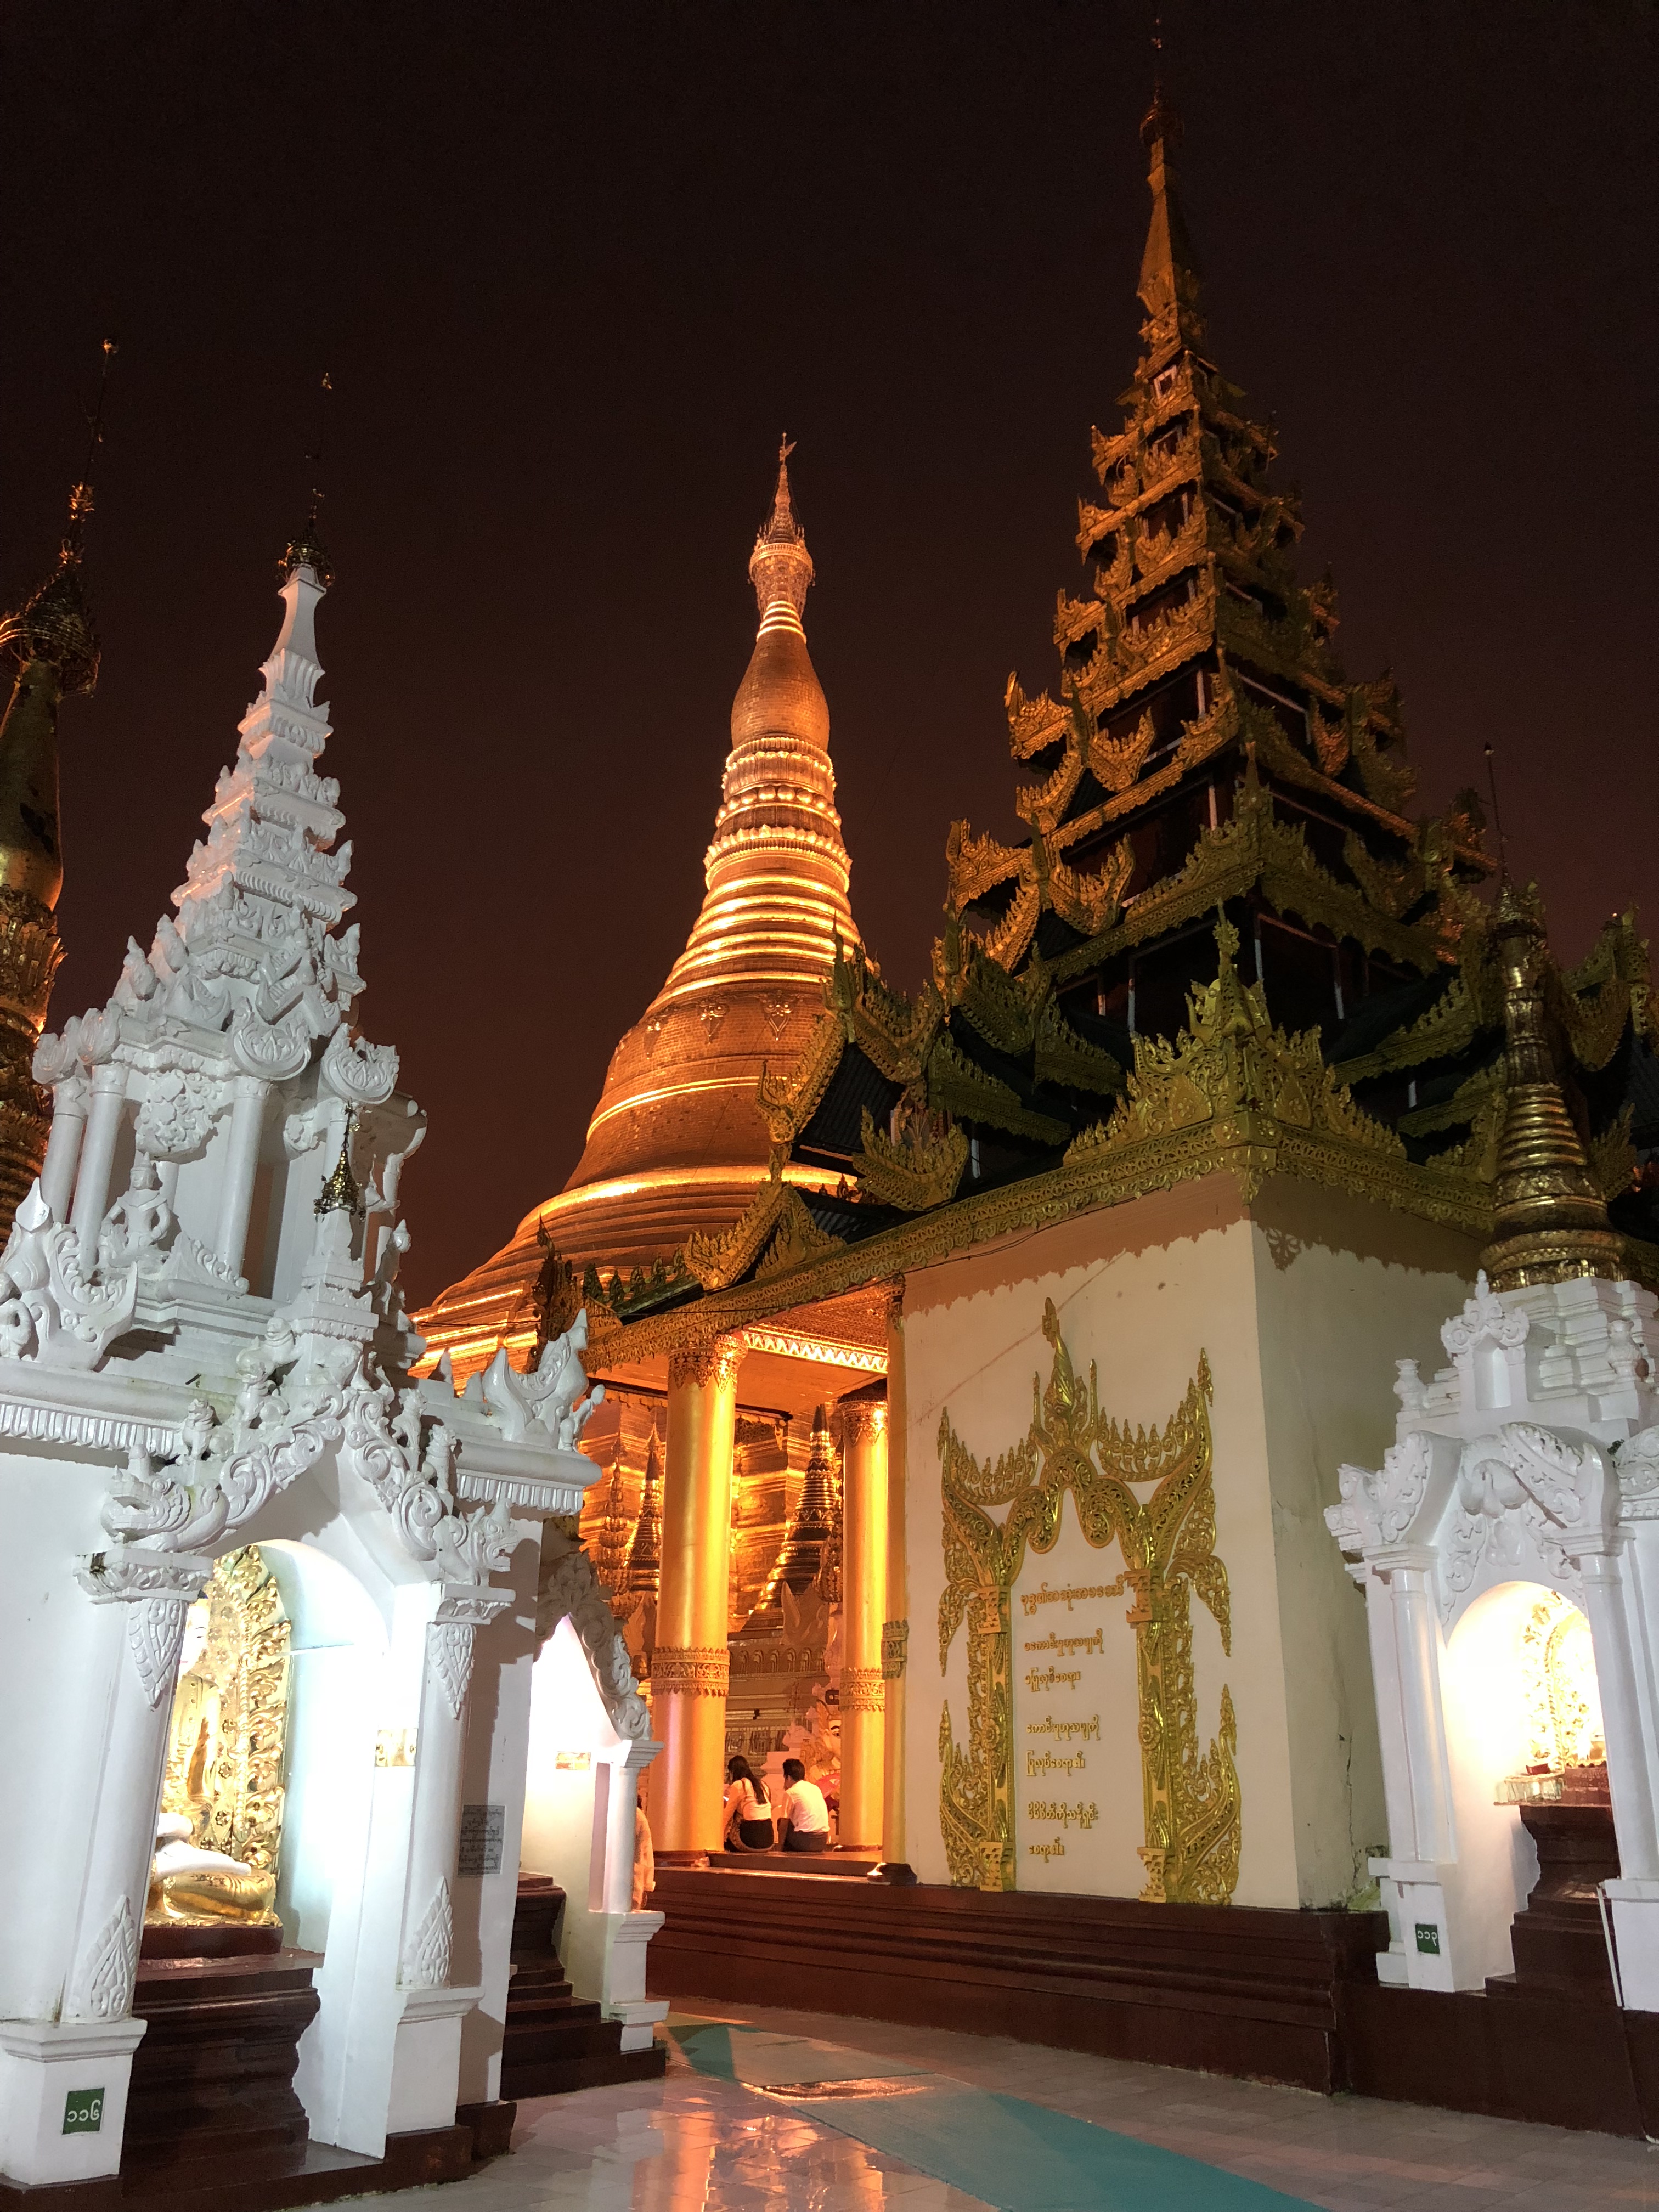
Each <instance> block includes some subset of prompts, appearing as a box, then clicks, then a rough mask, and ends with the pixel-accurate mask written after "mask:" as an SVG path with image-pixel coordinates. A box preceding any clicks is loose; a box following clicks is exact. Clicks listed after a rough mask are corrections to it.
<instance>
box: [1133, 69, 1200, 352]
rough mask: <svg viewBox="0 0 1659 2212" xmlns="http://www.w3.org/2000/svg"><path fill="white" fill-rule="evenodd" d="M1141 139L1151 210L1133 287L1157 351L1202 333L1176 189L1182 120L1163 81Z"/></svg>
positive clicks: (1194, 264)
mask: <svg viewBox="0 0 1659 2212" xmlns="http://www.w3.org/2000/svg"><path fill="white" fill-rule="evenodd" d="M1140 143H1141V144H1142V145H1143V146H1144V147H1145V148H1146V155H1147V161H1148V167H1147V173H1146V181H1147V183H1148V185H1150V187H1151V189H1152V221H1151V222H1150V223H1149V224H1148V226H1147V230H1146V250H1145V252H1143V253H1142V255H1141V258H1140V282H1139V285H1138V287H1137V288H1136V289H1137V290H1138V291H1139V295H1140V302H1141V305H1142V306H1143V307H1145V308H1146V324H1147V327H1146V333H1145V336H1146V342H1147V344H1148V345H1149V346H1150V348H1151V349H1152V352H1153V354H1154V355H1157V354H1158V353H1159V352H1160V351H1161V350H1162V349H1164V347H1166V346H1170V345H1173V344H1174V343H1176V341H1177V340H1179V341H1180V342H1181V343H1183V344H1191V343H1195V342H1196V341H1197V340H1198V339H1199V338H1200V337H1202V336H1203V335H1204V325H1203V321H1202V319H1200V315H1199V312H1198V278H1199V269H1198V257H1197V255H1196V254H1195V253H1194V251H1193V242H1192V240H1191V239H1190V237H1188V232H1187V220H1186V217H1185V216H1183V215H1182V211H1181V201H1180V197H1179V196H1178V195H1177V193H1176V167H1175V155H1176V149H1177V148H1178V147H1179V145H1180V144H1181V118H1180V117H1179V116H1178V115H1177V114H1176V111H1175V109H1174V108H1173V107H1172V106H1170V103H1169V101H1168V100H1166V99H1165V98H1164V87H1163V84H1162V82H1159V83H1158V85H1156V86H1155V88H1154V89H1153V92H1152V106H1150V107H1149V108H1148V109H1147V111H1146V117H1145V119H1144V120H1143V121H1142V123H1141V126H1140Z"/></svg>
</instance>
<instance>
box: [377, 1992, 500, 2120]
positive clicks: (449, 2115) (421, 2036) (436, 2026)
mask: <svg viewBox="0 0 1659 2212" xmlns="http://www.w3.org/2000/svg"><path fill="white" fill-rule="evenodd" d="M398 1994H399V1995H400V1996H402V1998H403V2017H402V2018H401V2019H400V2020H399V2021H398V2035H397V2042H396V2045H395V2047H394V2049H393V2052H392V2102H391V2106H390V2107H389V2109H388V2111H387V2112H386V2133H387V2134H388V2135H389V2136H399V2135H404V2134H407V2133H408V2132H409V2131H410V2130H412V2129H416V2128H449V2127H453V2125H454V2124H455V2096H456V2085H457V2083H458V2082H459V2079H460V2072H461V2022H462V2021H463V2020H465V2017H466V2015H467V2014H468V2013H470V2012H471V2009H472V2008H473V2006H474V2005H475V2004H477V2002H478V1999H479V1998H480V1997H481V1996H483V1987H482V1985H480V1986H479V1987H477V1988H476V1989H459V1990H454V1989H441V1990H400V1991H399V1993H398Z"/></svg>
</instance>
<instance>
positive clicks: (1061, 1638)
mask: <svg viewBox="0 0 1659 2212" xmlns="http://www.w3.org/2000/svg"><path fill="white" fill-rule="evenodd" d="M1122 1594H1123V1577H1122V1576H1121V1575H1120V1576H1119V1577H1118V1578H1117V1580H1116V1581H1115V1583H1065V1584H1063V1585H1062V1586H1061V1587H1060V1589H1050V1587H1049V1585H1048V1583H1047V1582H1046V1581H1044V1582H1043V1583H1041V1584H1040V1585H1039V1586H1038V1587H1037V1588H1036V1589H1034V1590H1022V1591H1020V1593H1019V1603H1020V1610H1021V1612H1022V1613H1024V1615H1025V1623H1024V1625H1025V1626H1027V1627H1030V1626H1031V1625H1032V1616H1033V1615H1034V1614H1037V1613H1041V1612H1042V1609H1043V1607H1045V1606H1051V1605H1063V1606H1064V1607H1065V1608H1066V1613H1067V1615H1068V1616H1069V1615H1070V1614H1071V1613H1072V1611H1073V1607H1075V1606H1078V1605H1083V1604H1086V1603H1088V1602H1089V1601H1090V1600H1091V1599H1100V1598H1111V1597H1121V1595H1122ZM1021 1648H1022V1649H1023V1650H1025V1651H1026V1652H1028V1653H1036V1655H1038V1660H1039V1663H1038V1664H1036V1665H1035V1666H1028V1667H1026V1668H1024V1673H1023V1674H1022V1677H1021V1679H1022V1680H1023V1682H1024V1686H1025V1688H1026V1689H1027V1690H1029V1691H1030V1692H1031V1693H1032V1694H1033V1696H1036V1695H1039V1694H1041V1693H1042V1692H1045V1691H1046V1692H1053V1691H1054V1690H1067V1689H1069V1690H1075V1689H1077V1688H1078V1687H1079V1685H1080V1684H1081V1683H1082V1681H1083V1679H1084V1674H1085V1669H1084V1668H1082V1667H1080V1666H1073V1667H1070V1668H1067V1667H1065V1666H1063V1665H1060V1664H1057V1663H1055V1662H1057V1661H1065V1660H1068V1659H1073V1660H1074V1659H1079V1658H1082V1659H1104V1657H1105V1656H1106V1632H1105V1630H1104V1628H1103V1627H1095V1628H1091V1627H1089V1626H1086V1624H1083V1623H1078V1624H1075V1625H1072V1624H1070V1623H1068V1625H1067V1626H1066V1627H1065V1628H1060V1627H1052V1628H1050V1629H1048V1631H1047V1632H1046V1633H1045V1634H1043V1635H1041V1636H1025V1637H1023V1638H1021ZM1045 1653H1052V1654H1053V1655H1054V1657H1053V1658H1051V1659H1050V1661H1049V1662H1048V1665H1047V1666H1043V1665H1042V1664H1041V1663H1040V1662H1041V1659H1042V1655H1043V1654H1045ZM1097 1690H1098V1686H1097ZM1025 1733H1026V1734H1027V1735H1064V1736H1065V1737H1066V1738H1068V1739H1069V1738H1073V1737H1075V1736H1077V1735H1085V1736H1088V1737H1091V1738H1092V1739H1093V1740H1094V1741H1096V1742H1098V1741H1099V1740H1100V1715H1099V1713H1098V1711H1096V1712H1093V1713H1091V1714H1090V1715H1089V1716H1088V1717H1087V1718H1086V1719H1085V1718H1083V1717H1080V1716H1078V1715H1073V1716H1071V1717H1065V1716H1060V1715H1056V1714H1054V1713H1052V1712H1048V1713H1045V1714H1044V1715H1043V1717H1042V1720H1041V1721H1036V1722H1033V1721H1028V1722H1027V1723H1025ZM1088 1764H1089V1755H1088V1753H1087V1752H1085V1751H1071V1752H1054V1751H1048V1750H1045V1751H1036V1750H1033V1749H1032V1748H1031V1747H1030V1745H1028V1746H1027V1747H1026V1749H1025V1779H1026V1780H1027V1781H1028V1782H1036V1781H1042V1780H1048V1779H1051V1778H1053V1777H1054V1776H1056V1775H1059V1776H1060V1777H1062V1778H1066V1777H1070V1776H1074V1775H1078V1774H1081V1773H1083V1772H1084V1771H1085V1769H1086V1768H1087V1766H1088ZM1025 1818H1026V1820H1027V1821H1028V1823H1041V1824H1043V1825H1046V1826H1050V1827H1058V1828H1060V1829H1062V1830H1067V1831H1069V1830H1070V1829H1071V1828H1073V1826H1075V1827H1078V1828H1080V1829H1087V1828H1092V1827H1093V1826H1095V1824H1096V1822H1097V1820H1099V1818H1100V1808H1099V1806H1098V1805H1097V1804H1096V1803H1095V1802H1093V1801H1092V1800H1090V1801H1088V1802H1085V1801H1084V1800H1083V1799H1082V1798H1079V1800H1078V1801H1077V1802H1076V1803H1075V1804H1071V1803H1068V1802H1067V1801H1066V1799H1065V1798H1063V1797H1062V1798H1059V1799H1055V1798H1051V1797H1040V1796H1030V1797H1028V1798H1027V1799H1026V1801H1025ZM1025 1856H1026V1857H1027V1858H1033V1859H1041V1860H1042V1862H1043V1863H1044V1864H1045V1865H1052V1864H1053V1863H1054V1860H1056V1859H1063V1858H1064V1857H1066V1838H1065V1835H1064V1834H1061V1835H1057V1836H1050V1837H1047V1838H1038V1837H1033V1836H1030V1835H1029V1833H1028V1839H1027V1841H1026V1844H1025Z"/></svg>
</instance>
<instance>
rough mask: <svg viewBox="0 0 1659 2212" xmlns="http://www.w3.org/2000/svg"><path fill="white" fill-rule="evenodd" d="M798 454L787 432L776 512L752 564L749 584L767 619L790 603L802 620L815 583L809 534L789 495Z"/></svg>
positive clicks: (780, 459)
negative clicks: (769, 611)
mask: <svg viewBox="0 0 1659 2212" xmlns="http://www.w3.org/2000/svg"><path fill="white" fill-rule="evenodd" d="M794 450H795V441H794V440H793V438H792V437H791V436H790V435H789V433H788V432H787V430H786V431H785V432H784V434H783V435H782V436H781V438H780V439H779V440H778V482H777V489H776V490H775V492H774V493H773V495H772V512H771V513H770V514H769V515H768V516H767V518H766V520H765V521H764V523H763V524H762V526H761V531H760V535H759V536H758V537H757V538H756V540H755V550H754V552H753V553H752V554H751V555H750V561H749V580H750V583H751V584H753V586H755V598H756V601H757V605H759V608H760V611H761V613H762V614H763V615H764V614H765V612H766V611H767V609H768V608H769V606H771V605H774V604H775V603H781V602H782V601H783V600H785V599H787V600H788V601H789V603H790V605H792V606H793V608H794V610H795V613H796V615H797V617H799V613H800V611H801V609H802V608H803V607H804V606H805V605H806V592H807V586H809V585H810V584H811V580H812V556H811V554H810V553H808V551H807V550H806V533H805V531H804V530H803V529H802V528H801V526H800V521H799V517H798V516H797V514H796V513H795V503H794V501H793V498H792V497H791V495H790V491H789V456H790V454H791V453H793V452H794Z"/></svg>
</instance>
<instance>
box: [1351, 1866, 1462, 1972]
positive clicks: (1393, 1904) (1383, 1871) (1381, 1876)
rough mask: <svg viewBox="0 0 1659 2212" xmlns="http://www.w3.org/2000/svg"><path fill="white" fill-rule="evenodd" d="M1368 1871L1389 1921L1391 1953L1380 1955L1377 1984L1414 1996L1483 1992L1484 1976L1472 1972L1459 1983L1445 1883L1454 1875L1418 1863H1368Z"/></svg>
mask: <svg viewBox="0 0 1659 2212" xmlns="http://www.w3.org/2000/svg"><path fill="white" fill-rule="evenodd" d="M1366 1866H1367V1868H1368V1869H1369V1870H1370V1873H1372V1874H1373V1875H1376V1878H1377V1881H1378V1883H1379V1885H1380V1887H1381V1888H1382V1892H1383V1910H1384V1911H1385V1912H1387V1914H1388V1916H1389V1948H1388V1949H1387V1950H1386V1951H1383V1952H1379V1953H1378V1954H1377V1960H1376V1978H1377V1979H1378V1981H1379V1982H1388V1983H1390V1984H1393V1986H1394V1987H1395V1988H1396V1989H1410V1990H1455V1989H1460V1988H1479V1987H1480V1986H1481V1985H1482V1984H1483V1982H1484V1979H1485V1977H1484V1974H1483V1973H1482V1972H1479V1971H1477V1970H1476V1969H1474V1967H1473V1966H1470V1968H1469V1971H1468V1972H1466V1973H1465V1976H1464V1979H1463V1980H1462V1982H1461V1983H1460V1982H1459V1980H1458V1979H1457V1969H1458V1966H1459V1964H1460V1961H1459V1959H1458V1956H1457V1944H1456V1942H1455V1934H1454V1930H1453V1928H1452V1924H1451V1916H1450V1914H1449V1912H1448V1911H1447V1909H1446V1881H1445V1876H1446V1875H1447V1874H1448V1873H1451V1872H1455V1869H1449V1868H1445V1867H1440V1866H1436V1865H1431V1864H1430V1863H1426V1862H1425V1861H1423V1860H1419V1859H1368V1860H1367V1861H1366ZM1463 1963H1465V1964H1468V1962H1463ZM1471 1975H1472V1976H1473V1978H1471Z"/></svg>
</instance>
